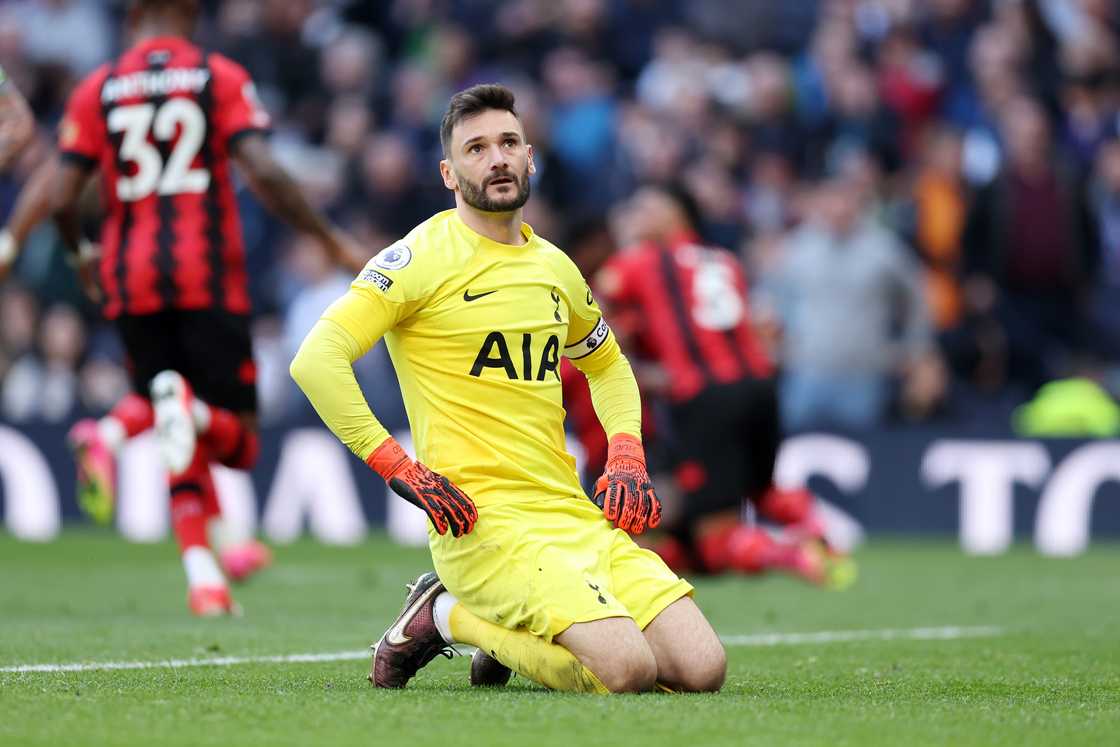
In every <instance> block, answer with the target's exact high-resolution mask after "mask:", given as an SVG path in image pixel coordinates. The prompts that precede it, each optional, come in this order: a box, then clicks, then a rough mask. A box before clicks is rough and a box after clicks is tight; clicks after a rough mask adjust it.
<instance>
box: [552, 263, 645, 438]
mask: <svg viewBox="0 0 1120 747" xmlns="http://www.w3.org/2000/svg"><path fill="white" fill-rule="evenodd" d="M559 272H560V280H561V282H562V283H563V284H564V290H565V292H566V294H567V296H568V303H569V307H570V312H571V315H570V317H569V319H568V338H567V341H566V342H565V345H564V356H565V357H566V358H568V359H569V360H571V362H572V363H573V364H574V365H575V366H576V368H578V369H579V370H580V371H582V372H583V374H584V375H585V376H586V377H587V384H588V388H589V389H590V390H591V402H592V405H594V407H595V414H596V415H597V416H598V418H599V422H600V423H601V424H602V426H603V430H604V431H606V433H607V436H608V437H610V436H614V435H616V434H618V433H629V434H631V435H635V436H638V437H639V438H640V437H641V436H640V434H641V424H642V404H641V396H640V395H639V393H638V383H637V382H636V381H635V380H634V373H633V371H632V370H631V369H630V363H629V362H628V361H627V360H626V357H625V356H624V355H623V354H622V350H621V349H620V348H619V346H618V341H617V340H615V338H614V335H613V334H612V333H611V329H610V327H608V326H607V322H606V320H605V319H604V318H603V312H602V310H601V309H600V308H599V304H598V303H596V301H595V296H594V294H592V292H591V288H590V287H589V286H588V285H587V283H586V282H585V281H584V279H583V275H582V274H580V271H579V268H577V267H576V266H575V264H574V263H573V262H572V261H571V260H570V259H568V258H567V257H566V256H565V257H564V258H563V261H562V264H561V267H560V268H559Z"/></svg>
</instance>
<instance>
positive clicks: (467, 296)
mask: <svg viewBox="0 0 1120 747" xmlns="http://www.w3.org/2000/svg"><path fill="white" fill-rule="evenodd" d="M497 292H498V291H496V290H492V291H486V292H485V293H479V294H478V295H475V296H472V295H471V292H470V289H467V290H465V291H463V300H464V301H466V302H467V303H470V302H471V301H477V300H478V299H480V298H482V297H483V296H489V295H490V294H491V293H497Z"/></svg>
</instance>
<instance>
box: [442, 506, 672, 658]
mask: <svg viewBox="0 0 1120 747" xmlns="http://www.w3.org/2000/svg"><path fill="white" fill-rule="evenodd" d="M429 540H430V545H431V549H432V560H433V561H434V563H435V569H436V573H438V574H439V577H440V579H441V580H442V581H443V583H444V585H446V586H447V590H448V591H450V592H451V593H452V594H454V595H455V596H456V597H458V599H459V601H460V602H462V603H463V605H464V606H465V607H466V608H467V609H468V610H470V611H471V612H473V613H474V614H476V615H478V616H479V617H481V618H483V619H485V620H490V621H491V622H494V623H497V624H498V625H501V626H503V627H505V628H510V629H516V628H526V629H527V630H528V631H529V632H530V633H532V634H533V635H537V636H540V637H542V638H544V639H545V640H547V641H551V640H552V638H553V636H556V635H559V634H560V633H562V632H564V631H565V630H566V629H567V628H568V626H570V625H572V624H573V623H581V622H590V621H591V620H601V619H603V618H607V617H629V618H632V619H633V620H634V622H636V623H637V624H638V627H639V628H642V629H644V628H645V627H646V626H647V625H649V624H650V622H652V621H653V619H654V618H655V617H657V615H658V614H660V613H661V611H662V610H663V609H665V608H666V607H668V606H669V605H670V604H672V603H673V602H675V601H676V600H678V599H680V598H681V597H683V596H686V595H691V594H692V585H691V584H689V583H688V582H687V581H685V580H684V579H682V578H680V577H678V576H677V575H676V574H675V573H673V572H672V571H671V570H669V568H668V566H666V565H665V563H664V561H662V560H661V558H659V557H658V556H657V554H656V553H653V552H651V551H649V550H644V549H642V548H640V547H638V545H637V544H635V543H634V540H632V539H631V538H630V535H628V534H627V533H626V532H624V531H622V530H620V529H615V528H614V527H612V526H611V524H610V522H608V521H607V520H606V518H605V517H604V516H603V513H602V511H601V510H600V509H599V508H598V507H596V506H595V505H594V504H593V503H591V502H590V501H589V500H587V499H586V498H583V497H573V498H560V499H549V500H543V501H541V502H537V503H508V504H498V505H491V506H483V507H480V508H479V509H478V523H477V524H476V525H475V528H474V531H472V532H471V533H470V534H467V535H464V536H462V537H459V538H455V537H452V536H451V533H450V532H448V533H447V534H445V535H442V536H441V535H438V534H436V533H435V531H434V530H432V529H431V528H430V527H429Z"/></svg>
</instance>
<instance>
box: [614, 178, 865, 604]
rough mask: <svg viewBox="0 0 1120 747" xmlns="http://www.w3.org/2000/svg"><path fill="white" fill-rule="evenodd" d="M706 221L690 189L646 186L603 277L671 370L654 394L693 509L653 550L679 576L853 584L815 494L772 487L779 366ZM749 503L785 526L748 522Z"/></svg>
mask: <svg viewBox="0 0 1120 747" xmlns="http://www.w3.org/2000/svg"><path fill="white" fill-rule="evenodd" d="M697 216H698V209H697V207H696V205H695V202H694V201H693V200H692V198H691V196H690V195H689V194H688V193H687V192H685V191H684V190H682V189H679V188H664V187H646V188H643V189H641V190H639V191H638V192H637V193H636V194H635V195H634V197H633V198H632V199H631V201H630V204H629V206H628V208H627V210H626V211H625V213H624V215H623V217H622V220H623V221H624V222H625V223H626V229H627V231H629V232H630V233H631V234H632V235H633V236H634V237H636V239H637V243H636V244H635V245H634V246H632V247H627V248H624V249H623V250H622V251H621V252H619V253H618V254H617V255H615V257H613V258H612V259H611V260H610V261H608V262H607V264H606V265H605V266H604V268H603V269H602V270H601V271H600V272H599V273H598V276H597V278H596V291H597V292H598V293H599V294H600V295H601V296H602V297H603V299H604V304H605V305H606V306H607V309H608V311H609V313H611V314H612V318H613V319H615V326H616V327H617V328H618V329H619V333H620V335H621V336H622V337H623V338H624V339H625V341H626V344H627V345H628V348H631V349H635V350H637V351H640V353H641V355H642V357H644V358H645V359H646V360H647V361H648V362H649V363H650V364H652V365H653V366H654V367H656V368H658V369H659V370H660V372H661V375H660V376H657V377H652V378H653V380H654V382H655V383H654V384H653V385H651V386H649V387H647V388H646V393H647V394H654V395H657V396H661V397H663V398H664V400H665V401H666V403H667V410H668V417H667V419H666V420H667V422H668V427H667V428H666V429H665V432H664V433H659V436H663V437H665V438H667V439H669V441H670V444H671V447H670V448H668V449H665V451H666V452H668V453H671V454H672V455H673V457H674V459H673V462H674V463H673V464H672V466H671V468H672V470H673V474H674V478H675V482H676V484H677V486H678V487H679V488H680V491H681V493H682V494H683V495H682V500H681V503H682V506H683V510H681V511H680V512H678V514H677V515H676V516H675V517H674V519H673V520H672V521H671V522H670V525H669V526H667V527H666V529H667V530H668V533H669V535H670V536H669V537H668V538H667V539H666V540H665V541H664V542H663V543H661V544H659V545H655V546H654V547H655V549H656V550H657V552H658V553H659V554H660V555H661V556H662V557H663V558H664V559H665V560H666V561H667V562H668V563H669V565H670V566H671V567H673V568H675V569H677V570H679V571H685V570H695V571H700V572H707V573H721V572H724V571H727V570H737V571H740V572H744V573H758V572H761V571H763V570H766V569H769V568H775V569H781V570H786V571H789V572H792V573H795V574H797V575H799V576H801V577H803V578H806V579H808V580H810V581H812V582H814V583H817V584H821V585H825V586H830V587H834V588H838V587H844V586H847V585H849V584H850V583H851V581H852V580H853V579H854V566H853V565H852V564H851V561H850V560H849V559H848V558H846V557H845V556H843V555H842V554H841V553H838V552H836V551H835V550H834V549H832V548H830V547H828V545H827V544H826V543H825V542H824V541H823V534H822V530H823V525H822V523H821V521H820V519H819V517H818V516H817V515H816V512H815V509H814V498H813V496H812V495H811V494H810V493H809V492H808V491H806V490H785V489H781V488H779V487H777V486H776V485H775V484H774V482H773V477H774V464H775V459H776V457H777V452H778V446H779V444H780V441H781V423H780V416H779V411H778V397H777V388H776V378H775V374H774V370H773V365H772V364H771V362H770V359H769V356H768V355H767V353H766V351H765V349H764V348H763V346H762V344H761V343H760V341H759V340H758V339H757V337H756V334H755V332H754V330H753V328H752V325H751V321H750V304H749V299H748V297H747V283H746V279H745V277H744V275H743V271H742V268H741V267H740V265H739V263H738V261H737V260H736V259H735V258H734V257H733V256H732V255H731V253H730V252H728V251H726V250H724V249H721V248H719V247H711V246H706V245H704V244H702V243H701V242H700V240H699V238H698V236H697V235H696V229H695V226H696V225H697V221H698V218H697ZM643 378H648V377H643ZM650 390H652V391H650ZM744 499H746V500H749V501H750V502H751V503H752V504H753V506H754V508H755V510H756V513H757V515H758V516H759V517H761V518H762V519H765V520H769V521H771V522H774V523H776V524H778V525H780V526H781V527H782V531H781V532H780V533H771V532H768V531H766V530H764V529H762V528H760V527H758V526H755V525H753V524H748V523H744V522H743V520H742V518H741V515H740V513H741V504H742V502H743V500H744Z"/></svg>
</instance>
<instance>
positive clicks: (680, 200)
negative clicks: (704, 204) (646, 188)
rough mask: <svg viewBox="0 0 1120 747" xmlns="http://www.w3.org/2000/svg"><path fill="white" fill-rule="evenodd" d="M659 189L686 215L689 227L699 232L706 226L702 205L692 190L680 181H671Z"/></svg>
mask: <svg viewBox="0 0 1120 747" xmlns="http://www.w3.org/2000/svg"><path fill="white" fill-rule="evenodd" d="M659 188H660V189H661V191H662V192H663V193H664V194H665V195H666V196H667V197H669V199H671V200H672V201H673V202H675V203H676V204H677V207H679V208H680V209H681V212H682V213H684V218H685V220H687V221H688V227H689V228H691V229H692V230H694V231H699V230H700V227H701V226H703V225H704V213H703V212H702V211H701V210H700V203H699V202H698V201H697V200H696V195H694V194H693V193H692V190H691V189H689V188H688V187H687V186H685V185H684V184H683V183H682V182H679V181H671V182H669V183H668V184H664V185H661V186H660V187H659Z"/></svg>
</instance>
